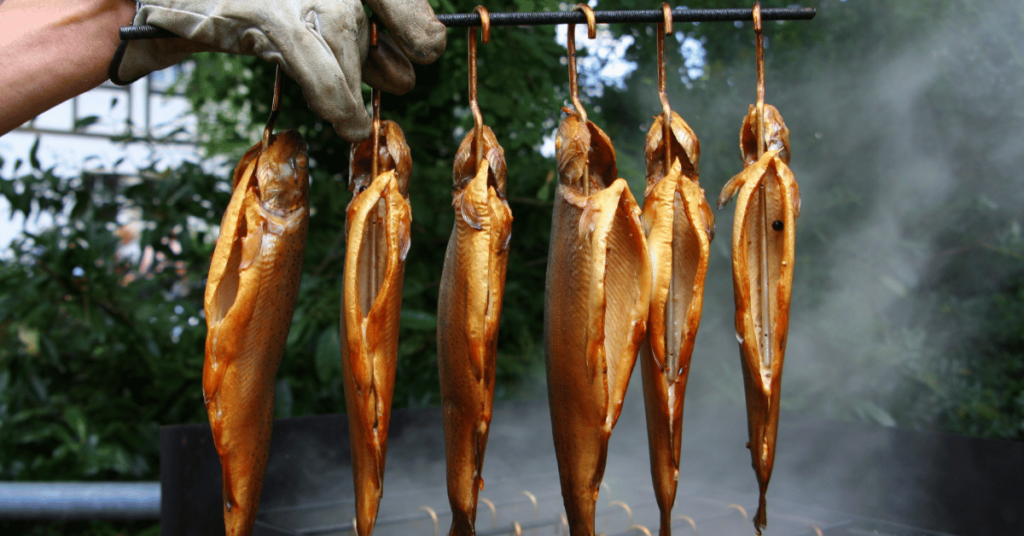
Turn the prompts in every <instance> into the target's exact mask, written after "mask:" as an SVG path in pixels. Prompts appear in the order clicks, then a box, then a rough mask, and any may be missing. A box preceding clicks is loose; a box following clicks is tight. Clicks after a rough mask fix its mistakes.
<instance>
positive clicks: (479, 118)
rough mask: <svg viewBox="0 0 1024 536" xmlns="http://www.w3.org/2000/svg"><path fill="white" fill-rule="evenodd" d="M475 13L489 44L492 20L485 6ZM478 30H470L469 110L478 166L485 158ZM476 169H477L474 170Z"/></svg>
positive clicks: (483, 37)
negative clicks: (478, 98)
mask: <svg viewBox="0 0 1024 536" xmlns="http://www.w3.org/2000/svg"><path fill="white" fill-rule="evenodd" d="M473 11H474V12H476V13H479V14H480V40H481V41H482V42H484V43H488V42H490V40H491V18H490V16H489V15H488V13H487V8H486V7H484V6H476V8H474V9H473ZM476 94H477V93H476V29H475V28H473V27H472V26H470V28H469V109H470V110H471V111H472V112H473V143H475V144H476V165H477V166H479V165H480V161H481V160H483V158H484V133H483V130H484V117H483V115H482V114H481V113H480V105H479V104H477V101H476ZM474 169H475V168H474Z"/></svg>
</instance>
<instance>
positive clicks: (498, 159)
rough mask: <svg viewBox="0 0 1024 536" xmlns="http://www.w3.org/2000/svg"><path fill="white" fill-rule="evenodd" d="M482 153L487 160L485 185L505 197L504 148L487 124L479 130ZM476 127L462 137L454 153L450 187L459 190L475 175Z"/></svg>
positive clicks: (499, 195)
mask: <svg viewBox="0 0 1024 536" xmlns="http://www.w3.org/2000/svg"><path fill="white" fill-rule="evenodd" d="M481 132H482V134H481V137H482V145H483V155H484V159H486V160H487V164H488V170H489V171H488V173H487V185H488V186H490V187H492V188H494V191H495V192H496V193H497V194H498V197H500V198H502V199H504V198H505V175H506V173H507V170H506V168H505V149H503V148H502V147H501V145H499V144H498V138H497V137H495V135H494V132H493V131H492V130H491V129H490V127H488V126H487V125H484V126H483V130H482V131H481ZM476 154H477V152H476V128H473V129H471V130H470V131H469V133H468V134H466V137H464V138H462V143H460V144H459V150H458V151H456V153H455V166H454V168H453V170H452V189H453V190H455V191H458V190H461V189H463V188H465V187H466V185H467V184H469V182H470V181H472V180H473V178H474V177H476V174H477V165H478V163H477V161H476Z"/></svg>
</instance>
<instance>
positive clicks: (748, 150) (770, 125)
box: [740, 104, 789, 166]
mask: <svg viewBox="0 0 1024 536" xmlns="http://www.w3.org/2000/svg"><path fill="white" fill-rule="evenodd" d="M764 118H765V123H764V144H765V149H764V150H765V151H766V152H767V151H775V150H778V151H779V158H781V159H782V161H783V162H785V163H787V164H788V163H789V129H788V128H786V123H785V122H783V121H782V114H780V113H779V111H778V110H777V109H776V108H775V107H774V106H772V105H771V104H765V105H764ZM740 151H741V152H742V153H743V164H744V165H748V166H749V165H750V164H753V163H754V162H756V161H757V157H758V154H757V107H756V106H754V105H750V111H749V112H747V116H746V117H744V118H743V128H741V129H740Z"/></svg>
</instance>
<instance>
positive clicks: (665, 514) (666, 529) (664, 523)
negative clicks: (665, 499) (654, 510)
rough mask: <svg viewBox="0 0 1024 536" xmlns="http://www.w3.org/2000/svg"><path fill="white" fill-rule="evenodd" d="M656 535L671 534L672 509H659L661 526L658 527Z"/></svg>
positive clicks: (668, 535) (666, 535) (664, 535)
mask: <svg viewBox="0 0 1024 536" xmlns="http://www.w3.org/2000/svg"><path fill="white" fill-rule="evenodd" d="M658 536H672V509H671V508H669V509H663V510H662V511H661V528H660V529H658Z"/></svg>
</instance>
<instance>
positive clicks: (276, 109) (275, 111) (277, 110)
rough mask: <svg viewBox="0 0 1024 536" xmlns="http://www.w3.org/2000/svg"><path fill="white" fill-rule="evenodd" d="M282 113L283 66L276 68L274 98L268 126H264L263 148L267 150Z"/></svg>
mask: <svg viewBox="0 0 1024 536" xmlns="http://www.w3.org/2000/svg"><path fill="white" fill-rule="evenodd" d="M279 115H281V66H280V65H278V66H277V67H276V68H275V69H274V100H273V101H271V103H270V117H268V118H267V126H265V127H263V150H264V151H266V150H267V147H268V146H269V145H270V135H271V134H273V133H274V125H276V124H277V117H278V116H279Z"/></svg>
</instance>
